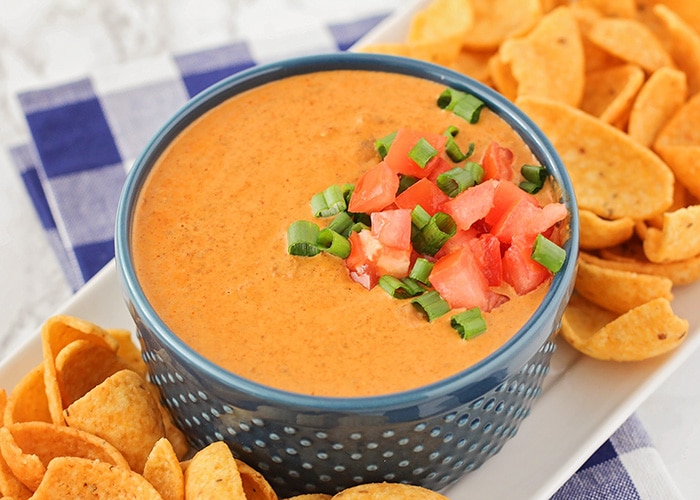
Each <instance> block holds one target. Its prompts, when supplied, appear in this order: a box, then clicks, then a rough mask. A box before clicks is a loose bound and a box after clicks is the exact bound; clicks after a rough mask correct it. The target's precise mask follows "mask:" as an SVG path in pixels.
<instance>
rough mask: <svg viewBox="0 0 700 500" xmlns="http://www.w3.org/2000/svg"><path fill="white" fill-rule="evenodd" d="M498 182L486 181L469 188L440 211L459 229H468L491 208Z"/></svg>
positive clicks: (444, 205) (446, 203) (445, 204)
mask: <svg viewBox="0 0 700 500" xmlns="http://www.w3.org/2000/svg"><path fill="white" fill-rule="evenodd" d="M496 186H498V181H496V180H488V181H484V182H482V183H481V184H477V185H476V186H473V187H470V188H468V189H466V190H464V191H463V192H461V193H460V194H458V195H457V196H455V197H454V198H452V199H451V200H449V201H446V202H445V203H444V204H443V205H442V207H441V210H442V211H443V212H445V213H447V214H449V215H451V216H452V218H453V219H454V220H455V222H456V223H457V227H459V228H460V229H469V228H470V227H471V226H472V224H474V223H475V222H476V221H478V220H479V219H483V218H484V217H486V214H488V213H489V212H490V211H491V209H492V208H493V200H494V194H495V192H496Z"/></svg>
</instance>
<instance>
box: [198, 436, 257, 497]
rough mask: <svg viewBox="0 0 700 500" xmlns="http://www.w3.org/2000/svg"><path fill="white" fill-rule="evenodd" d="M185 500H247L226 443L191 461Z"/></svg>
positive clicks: (236, 467)
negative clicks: (188, 499)
mask: <svg viewBox="0 0 700 500" xmlns="http://www.w3.org/2000/svg"><path fill="white" fill-rule="evenodd" d="M185 498H227V499H230V500H245V498H246V496H245V491H244V490H243V481H242V479H241V474H240V472H239V470H238V464H237V462H236V459H235V458H234V457H233V455H232V453H231V450H230V449H229V447H228V445H227V444H226V443H224V442H223V441H216V442H214V443H212V444H210V445H208V446H206V447H205V448H203V449H201V450H199V451H198V452H197V453H195V455H194V456H193V457H192V459H191V460H190V461H189V463H188V465H187V468H186V469H185Z"/></svg>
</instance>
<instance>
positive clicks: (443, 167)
mask: <svg viewBox="0 0 700 500" xmlns="http://www.w3.org/2000/svg"><path fill="white" fill-rule="evenodd" d="M456 166H457V165H456V164H454V163H452V161H450V160H448V159H447V158H445V157H444V156H439V157H438V159H437V161H436V162H435V166H434V167H433V168H432V170H431V171H430V174H428V177H427V178H428V179H429V180H431V181H433V182H436V181H437V178H438V176H439V175H440V174H444V173H445V172H447V171H448V170H452V169H453V168H455V167H456ZM438 189H439V188H438Z"/></svg>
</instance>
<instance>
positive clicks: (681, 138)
mask: <svg viewBox="0 0 700 500" xmlns="http://www.w3.org/2000/svg"><path fill="white" fill-rule="evenodd" d="M654 150H655V151H656V152H657V153H658V154H659V156H661V158H663V159H664V160H665V161H666V163H668V165H669V166H670V167H671V169H673V172H674V174H676V178H677V179H678V181H679V182H681V183H682V184H683V185H684V186H685V187H686V188H687V189H688V191H689V192H690V193H691V194H692V195H693V196H695V197H696V198H700V94H696V95H695V96H693V97H691V98H690V99H689V100H688V101H687V102H686V103H685V104H684V105H683V106H682V107H681V108H680V109H679V110H678V111H677V112H676V114H674V115H673V117H671V119H670V120H669V121H668V123H667V124H666V125H665V126H664V127H663V129H662V130H661V132H659V135H658V136H657V138H656V141H655V142H654Z"/></svg>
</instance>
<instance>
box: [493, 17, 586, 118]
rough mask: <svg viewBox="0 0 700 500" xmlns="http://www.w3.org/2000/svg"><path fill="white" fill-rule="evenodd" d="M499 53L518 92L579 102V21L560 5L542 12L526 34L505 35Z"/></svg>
mask: <svg viewBox="0 0 700 500" xmlns="http://www.w3.org/2000/svg"><path fill="white" fill-rule="evenodd" d="M498 55H499V57H500V58H501V59H502V60H503V62H504V63H505V64H507V65H509V66H510V69H511V72H512V74H513V78H514V79H515V81H517V82H518V90H517V95H518V96H529V97H537V98H546V99H552V100H556V101H561V102H563V103H566V104H570V105H572V106H578V104H579V103H580V102H581V98H582V96H583V91H584V72H585V67H584V59H583V45H582V43H581V35H580V33H579V29H578V22H577V21H576V18H575V17H574V16H573V14H572V12H571V10H570V9H569V8H567V7H559V8H557V9H555V10H553V11H552V12H550V13H548V14H547V15H546V16H544V17H543V18H542V19H541V20H540V21H539V22H538V23H537V25H536V26H535V27H534V28H533V30H532V31H530V32H529V33H528V34H527V35H525V36H523V37H522V38H508V39H507V40H505V41H504V42H503V44H502V45H501V47H500V49H499V52H498Z"/></svg>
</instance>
